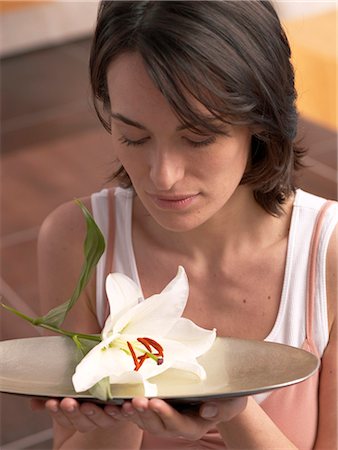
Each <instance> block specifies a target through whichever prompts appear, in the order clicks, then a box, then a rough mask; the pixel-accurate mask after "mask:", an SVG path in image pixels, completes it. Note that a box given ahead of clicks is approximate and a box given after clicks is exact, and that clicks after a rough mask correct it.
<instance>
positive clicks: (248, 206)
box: [133, 186, 293, 260]
mask: <svg viewBox="0 0 338 450" xmlns="http://www.w3.org/2000/svg"><path fill="white" fill-rule="evenodd" d="M292 203H293V199H292V198H290V199H289V200H288V201H287V202H286V204H285V208H284V209H285V214H283V215H281V216H280V217H274V216H272V215H271V214H269V213H267V212H266V211H265V210H264V209H263V208H262V207H261V206H260V205H259V204H258V203H257V202H256V201H255V199H254V196H253V193H252V190H251V189H250V188H249V187H248V186H240V187H239V188H238V189H237V190H236V193H234V195H233V196H232V197H231V198H230V199H229V201H228V202H227V203H226V204H225V205H224V207H223V208H222V209H221V210H220V211H219V212H218V213H217V214H215V215H214V216H213V217H212V218H211V219H209V220H208V221H207V222H205V223H203V224H202V225H200V226H199V227H197V228H194V229H192V230H189V231H185V232H173V231H170V230H166V229H165V228H163V227H162V226H160V225H159V224H157V222H155V221H154V220H153V219H152V218H151V216H150V215H149V214H148V213H146V211H145V209H144V207H143V205H142V204H141V202H140V201H139V200H138V199H137V197H136V198H135V202H134V212H133V214H134V217H133V219H134V221H133V223H134V224H136V226H137V227H138V228H139V230H138V231H139V232H141V234H142V235H143V236H144V238H145V239H147V238H148V239H151V241H152V244H153V245H154V244H155V245H156V244H157V245H158V246H159V247H161V248H162V249H163V250H164V251H165V250H166V249H167V250H168V251H170V252H177V253H182V254H184V255H186V256H190V257H192V258H197V257H198V258H201V257H202V258H206V259H208V260H210V258H213V259H215V258H216V259H219V258H222V255H224V254H231V253H232V252H233V251H236V252H241V251H242V250H243V251H245V252H247V251H248V248H250V247H255V249H256V250H257V248H266V247H268V246H270V245H273V244H275V243H277V242H278V241H280V240H281V239H283V238H286V237H287V235H288V230H289V225H290V218H291V210H292Z"/></svg>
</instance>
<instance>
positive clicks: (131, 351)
mask: <svg viewBox="0 0 338 450" xmlns="http://www.w3.org/2000/svg"><path fill="white" fill-rule="evenodd" d="M127 345H128V348H129V350H130V353H131V356H132V357H133V360H134V364H135V369H134V370H136V371H137V370H138V369H139V368H140V367H141V366H140V363H139V362H138V360H137V356H136V353H135V350H134V349H133V346H132V345H131V343H130V342H129V341H127Z"/></svg>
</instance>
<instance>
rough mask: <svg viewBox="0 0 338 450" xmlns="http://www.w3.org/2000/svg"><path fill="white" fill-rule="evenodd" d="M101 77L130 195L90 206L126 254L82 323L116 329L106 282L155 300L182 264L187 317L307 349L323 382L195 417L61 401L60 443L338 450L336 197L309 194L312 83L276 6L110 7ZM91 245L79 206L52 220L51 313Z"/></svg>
mask: <svg viewBox="0 0 338 450" xmlns="http://www.w3.org/2000/svg"><path fill="white" fill-rule="evenodd" d="M90 70H91V83H92V89H93V94H94V100H95V106H96V110H97V112H98V115H99V117H100V119H101V121H102V123H103V124H104V126H105V127H106V129H107V130H108V131H109V132H110V133H111V137H112V152H113V153H112V155H113V156H112V157H113V158H114V159H116V161H117V164H118V166H117V169H116V172H115V173H114V176H113V178H114V179H115V180H116V181H117V182H118V185H119V187H118V188H117V189H115V190H109V191H108V190H104V191H102V192H100V193H97V194H94V195H93V196H92V197H91V198H87V199H84V202H85V204H86V205H87V206H88V208H90V209H91V210H92V211H93V214H94V217H95V220H96V221H97V222H98V224H99V226H100V227H101V228H102V230H103V231H104V233H105V235H106V239H107V241H108V250H107V254H106V255H104V258H102V260H101V261H100V263H99V265H98V268H97V275H96V279H95V280H93V282H92V283H91V285H90V286H89V287H88V289H87V291H86V293H85V294H84V295H83V296H82V298H81V299H80V300H79V301H78V304H77V305H76V307H75V308H74V311H72V313H71V314H70V316H69V318H68V319H67V323H66V325H65V327H67V328H69V329H72V330H79V331H82V332H89V333H98V332H100V330H101V328H102V326H103V322H104V310H105V298H104V296H103V294H102V292H103V280H104V276H105V273H106V271H113V270H114V271H118V272H124V273H126V274H127V275H128V276H130V277H132V278H133V279H134V280H135V281H136V282H138V283H140V286H141V287H142V290H143V293H144V295H145V297H147V296H148V295H151V294H153V293H154V292H158V291H160V290H161V289H162V288H163V287H164V286H165V285H166V284H167V283H168V281H169V280H170V279H172V278H173V276H174V274H175V272H176V269H177V266H178V265H182V266H184V267H185V269H186V271H187V274H188V278H189V284H190V296H189V301H188V303H187V307H186V309H185V312H184V316H185V317H188V318H190V319H192V320H193V321H194V322H195V323H197V324H198V325H200V326H203V327H205V328H214V327H215V328H216V329H217V332H218V335H219V336H234V337H239V338H246V339H259V340H264V339H265V340H269V341H276V342H282V343H285V344H290V345H294V346H298V347H303V348H306V349H308V350H310V351H312V352H314V353H316V354H318V356H319V357H320V358H321V371H320V377H318V374H317V375H315V376H313V377H312V378H311V379H310V380H308V381H306V382H304V383H301V384H300V385H296V386H294V387H291V388H288V389H283V390H280V391H276V392H275V393H272V394H270V395H267V396H265V397H264V398H262V397H256V398H248V399H234V400H226V401H217V402H209V403H205V404H204V405H203V406H202V407H201V408H200V410H199V413H198V414H195V415H193V414H180V413H179V412H177V411H175V410H174V409H172V408H171V407H170V406H169V405H168V404H166V403H165V402H164V401H162V400H160V399H152V400H148V399H146V398H135V399H133V400H132V401H131V402H126V403H125V404H124V405H123V406H122V407H121V408H118V407H114V406H112V405H110V406H106V407H105V408H104V409H101V408H100V407H98V406H96V405H94V404H91V403H85V404H81V405H79V404H78V403H77V402H76V401H75V400H74V399H64V400H62V401H61V402H58V401H56V400H53V399H50V400H48V401H47V402H46V403H45V407H46V409H47V410H48V411H49V412H50V414H51V416H52V417H53V419H54V425H55V444H54V445H55V448H57V449H67V448H72V449H82V450H84V449H86V448H97V449H102V448H114V449H128V450H129V449H140V448H142V449H164V448H167V449H169V448H170V449H179V448H194V449H199V448H200V449H206V448H245V449H262V448H271V449H275V448H283V449H284V448H290V449H291V448H292V449H294V448H300V449H310V448H330V449H333V448H336V444H337V443H336V440H335V439H336V430H335V414H336V391H335V370H336V364H335V355H336V351H337V348H336V346H337V333H336V326H335V321H336V303H335V299H336V283H335V282H334V277H335V261H334V258H335V255H336V243H335V241H334V228H335V227H336V223H337V205H336V204H332V205H331V204H329V205H327V206H325V207H324V208H325V209H324V210H322V207H323V205H324V204H325V200H324V199H321V198H319V197H315V196H313V195H311V194H307V193H305V192H302V191H300V190H296V189H295V184H294V172H295V170H296V169H298V168H299V167H300V166H301V157H302V151H301V149H300V148H299V147H297V145H296V144H295V141H294V140H295V135H296V126H297V114H296V109H295V98H296V93H295V89H294V74H293V69H292V66H291V64H290V49H289V46H288V42H287V39H286V36H285V34H284V32H283V30H282V29H281V25H280V22H279V20H278V17H277V15H276V13H275V11H274V9H273V7H272V5H271V4H270V2H268V1H250V2H241V1H237V2H236V1H230V2H229V1H217V2H210V1H206V2H204V1H199V2H190V1H186V2H185V1H183V2H175V1H171V2H156V1H135V2H128V1H122V2H118V1H112V2H102V4H101V5H100V9H99V14H98V22H97V27H96V32H95V36H94V40H93V45H92V52H91V61H90ZM319 216H320V217H321V219H320V222H319V225H318V227H317V225H316V223H317V222H316V221H317V219H318V217H319ZM113 230H114V231H113ZM313 236H314V237H315V238H316V239H317V238H318V239H319V244H318V245H317V244H316V242H317V241H316V239H315V240H313V239H312V238H313ZM83 237H84V223H83V218H82V215H81V213H80V212H79V211H78V207H77V206H76V205H74V204H73V203H69V204H66V205H63V206H61V207H60V208H58V209H57V210H56V211H54V212H53V213H52V214H51V215H50V216H49V217H48V218H47V220H46V221H45V223H44V225H43V227H42V229H41V233H40V240H39V265H40V279H41V298H42V299H43V301H44V309H45V310H48V309H50V308H51V307H53V306H55V305H57V304H59V303H60V302H62V301H64V299H65V298H68V296H69V294H70V292H71V291H72V289H73V287H74V285H75V283H76V280H77V278H78V274H79V270H80V265H81V260H82V243H83ZM311 242H314V244H313V246H312V247H313V249H314V253H313V252H312V251H311V252H310V247H311ZM60 243H62V244H60ZM317 250H318V252H317V253H316V251H317ZM109 255H110V256H109ZM110 258H111V262H110ZM313 258H316V261H317V263H316V264H315V265H314V266H313V267H314V270H313V271H311V272H310V276H308V266H309V264H310V262H311V261H313V260H314V259H313ZM105 266H106V267H107V269H106V270H105V269H104V267H105ZM325 271H326V272H325ZM155 274H156V275H155ZM309 286H312V287H313V286H314V287H315V288H314V289H312V290H311V289H310V288H309ZM36 407H37V406H36ZM40 407H41V406H40Z"/></svg>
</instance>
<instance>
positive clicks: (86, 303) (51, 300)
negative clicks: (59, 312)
mask: <svg viewBox="0 0 338 450" xmlns="http://www.w3.org/2000/svg"><path fill="white" fill-rule="evenodd" d="M81 201H82V202H83V204H84V205H85V206H86V207H87V208H88V209H89V210H91V201H90V197H87V198H83V199H81ZM85 235H86V222H85V219H84V216H83V213H82V211H81V208H80V207H79V206H78V205H77V204H76V203H75V202H67V203H65V204H62V205H61V206H59V207H58V208H56V209H55V210H54V211H52V212H51V213H50V214H49V215H48V216H47V218H46V219H45V220H44V222H43V224H42V226H41V229H40V233H39V239H38V268H39V288H40V304H41V312H42V313H43V314H44V313H46V312H47V311H48V310H49V309H51V308H54V307H55V306H57V305H59V304H61V303H63V302H64V301H66V300H67V299H68V298H69V297H70V296H71V294H72V292H73V290H74V288H75V286H76V283H77V281H78V278H79V275H80V272H81V267H82V264H83V261H84V253H83V244H84V239H85ZM66 325H68V326H69V327H70V326H72V329H73V330H74V331H87V332H97V322H96V317H95V276H93V277H92V280H91V281H90V283H89V285H88V287H87V288H86V291H85V292H84V293H83V294H82V295H81V297H80V298H79V300H78V302H77V305H76V306H75V307H74V308H73V310H72V311H71V313H70V314H69V318H67V321H66Z"/></svg>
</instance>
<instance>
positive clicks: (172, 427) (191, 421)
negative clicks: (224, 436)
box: [122, 398, 211, 439]
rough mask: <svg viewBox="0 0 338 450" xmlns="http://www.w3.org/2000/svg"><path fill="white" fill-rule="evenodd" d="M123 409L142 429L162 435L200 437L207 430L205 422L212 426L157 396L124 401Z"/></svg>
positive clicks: (209, 426) (208, 425)
mask: <svg viewBox="0 0 338 450" xmlns="http://www.w3.org/2000/svg"><path fill="white" fill-rule="evenodd" d="M122 411H123V413H124V414H125V415H126V416H128V417H129V420H131V421H133V422H134V423H135V424H136V425H138V426H139V428H141V429H142V430H146V431H148V432H149V433H151V434H157V435H161V436H167V437H187V438H188V439H198V438H199V437H201V436H202V435H203V434H204V432H205V431H206V427H205V424H207V427H208V428H211V425H210V423H209V422H205V421H204V420H203V419H201V418H200V417H198V416H194V417H192V416H191V417H190V416H185V415H182V414H180V413H178V412H177V411H176V410H175V409H174V408H172V407H171V406H170V405H169V404H167V403H166V402H164V401H163V400H160V399H155V398H154V399H150V400H147V399H145V398H134V399H133V400H132V401H131V402H125V403H124V405H123V407H122ZM201 425H204V426H202V427H201Z"/></svg>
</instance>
